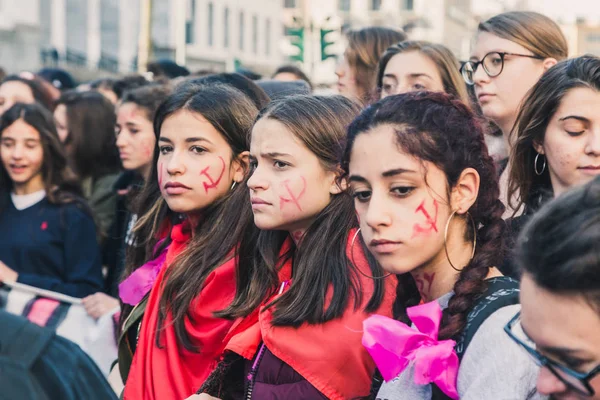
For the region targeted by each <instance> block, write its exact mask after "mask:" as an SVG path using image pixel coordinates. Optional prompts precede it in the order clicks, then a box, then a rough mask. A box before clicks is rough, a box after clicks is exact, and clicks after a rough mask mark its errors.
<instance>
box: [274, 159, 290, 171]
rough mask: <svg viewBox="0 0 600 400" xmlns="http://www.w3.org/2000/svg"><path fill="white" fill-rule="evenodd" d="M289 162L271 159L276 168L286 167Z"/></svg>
mask: <svg viewBox="0 0 600 400" xmlns="http://www.w3.org/2000/svg"><path fill="white" fill-rule="evenodd" d="M288 165H289V164H286V163H284V162H283V161H278V160H275V161H273V166H274V167H275V168H277V169H283V168H285V167H287V166H288Z"/></svg>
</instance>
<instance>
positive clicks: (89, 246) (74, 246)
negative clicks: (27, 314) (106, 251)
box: [0, 196, 103, 297]
mask: <svg viewBox="0 0 600 400" xmlns="http://www.w3.org/2000/svg"><path fill="white" fill-rule="evenodd" d="M7 197H8V199H6V198H5V199H3V200H5V202H4V204H5V206H4V207H3V208H2V211H0V261H2V262H3V263H4V264H6V265H7V266H8V267H10V268H12V269H13V270H15V271H16V272H17V273H18V274H19V277H18V279H17V282H20V283H24V284H26V285H31V286H35V287H38V288H41V289H47V290H51V291H54V292H60V293H64V294H66V295H69V296H73V297H85V296H87V295H89V294H93V293H96V292H98V291H101V290H102V283H103V282H102V261H101V256H100V248H99V246H98V242H97V239H96V227H95V224H94V220H93V219H92V217H91V216H90V215H88V214H87V213H86V212H85V211H83V210H82V209H80V208H79V207H78V206H77V205H76V204H65V205H55V204H51V203H50V202H49V201H48V199H47V198H44V199H43V200H42V201H40V202H39V203H37V204H34V205H33V206H31V207H28V208H26V209H24V210H17V209H16V208H15V206H14V204H13V202H12V200H11V199H10V196H7ZM6 200H7V201H6Z"/></svg>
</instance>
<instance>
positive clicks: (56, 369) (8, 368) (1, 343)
mask: <svg viewBox="0 0 600 400" xmlns="http://www.w3.org/2000/svg"><path fill="white" fill-rule="evenodd" d="M0 326H1V327H2V329H0V388H2V389H1V390H0V400H9V399H10V400H14V399H24V400H25V399H27V400H29V399H31V400H51V399H61V400H75V399H91V400H93V399H108V400H110V399H116V396H115V393H114V392H113V391H112V389H111V388H110V386H109V384H108V382H107V381H106V378H105V377H104V375H102V372H100V370H99V369H98V367H97V366H96V364H95V363H94V362H93V361H92V360H91V359H90V358H89V357H88V356H87V354H85V353H84V352H83V350H81V349H80V348H79V346H77V345H76V344H74V343H72V342H70V341H69V340H67V339H65V338H63V337H60V336H57V335H56V334H55V333H54V332H53V331H51V330H49V329H46V328H42V327H40V326H37V325H35V324H33V323H31V322H29V321H28V320H27V319H25V318H22V317H20V316H16V315H13V314H10V313H8V312H5V311H3V310H0Z"/></svg>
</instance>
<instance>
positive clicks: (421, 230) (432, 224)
mask: <svg viewBox="0 0 600 400" xmlns="http://www.w3.org/2000/svg"><path fill="white" fill-rule="evenodd" d="M433 206H434V207H435V215H434V216H433V218H432V217H431V215H430V214H429V212H428V211H427V210H426V209H425V200H423V201H422V202H421V204H420V205H419V207H417V209H416V210H415V213H419V212H420V213H422V214H423V215H424V216H425V220H426V225H425V226H423V225H421V224H418V223H417V224H414V225H413V234H412V237H411V239H412V238H414V237H416V236H419V235H428V234H430V233H431V232H437V231H438V228H437V217H438V202H437V201H436V200H435V199H434V200H433Z"/></svg>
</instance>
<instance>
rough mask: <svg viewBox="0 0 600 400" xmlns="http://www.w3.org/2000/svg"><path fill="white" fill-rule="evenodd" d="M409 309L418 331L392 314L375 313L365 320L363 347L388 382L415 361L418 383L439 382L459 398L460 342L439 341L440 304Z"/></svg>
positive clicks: (440, 386) (453, 397)
mask: <svg viewBox="0 0 600 400" xmlns="http://www.w3.org/2000/svg"><path fill="white" fill-rule="evenodd" d="M406 311H407V314H408V317H409V318H410V319H411V321H412V322H413V324H414V325H415V327H416V328H417V329H418V330H415V329H413V328H411V327H409V326H407V325H406V324H404V323H402V322H400V321H396V320H393V319H391V318H388V317H384V316H381V315H372V316H371V317H369V318H367V319H366V320H365V321H364V322H363V330H364V333H363V338H362V343H363V346H365V348H366V349H367V351H368V352H369V354H370V355H371V357H372V358H373V360H374V361H375V364H377V368H379V371H380V372H381V375H382V376H383V379H385V380H386V381H390V380H391V379H393V378H395V377H396V376H398V375H400V373H401V372H402V371H404V370H405V369H406V367H407V366H408V365H409V363H410V362H413V363H414V382H415V383H416V384H417V385H425V384H428V383H435V384H436V385H437V386H438V387H439V388H440V389H441V390H442V391H443V392H444V393H445V394H446V395H447V396H449V397H450V398H452V399H458V391H457V389H456V379H457V376H458V356H457V355H456V352H455V351H454V346H455V344H456V343H455V342H454V340H438V332H439V328H440V323H441V320H442V309H441V308H440V305H439V304H438V302H437V301H432V302H430V303H426V304H422V305H418V306H415V307H410V308H408V309H407V310H406Z"/></svg>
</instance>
